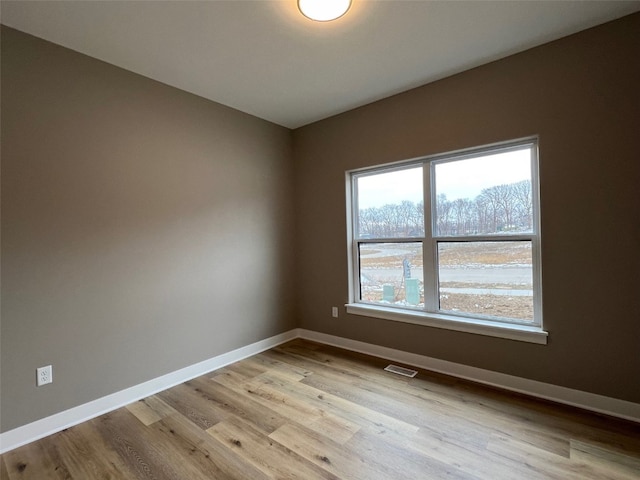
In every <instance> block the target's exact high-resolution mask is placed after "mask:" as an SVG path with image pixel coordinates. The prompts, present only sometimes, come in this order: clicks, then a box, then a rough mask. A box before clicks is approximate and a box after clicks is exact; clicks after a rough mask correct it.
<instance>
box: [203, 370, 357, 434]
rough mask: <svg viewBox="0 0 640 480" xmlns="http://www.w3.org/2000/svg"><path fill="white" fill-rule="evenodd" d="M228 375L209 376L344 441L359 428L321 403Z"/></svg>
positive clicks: (280, 412) (304, 423) (290, 417)
mask: <svg viewBox="0 0 640 480" xmlns="http://www.w3.org/2000/svg"><path fill="white" fill-rule="evenodd" d="M228 379H229V377H228V376H226V375H225V376H216V377H214V378H213V379H212V380H213V381H214V382H217V383H221V385H225V386H227V387H228V388H229V389H231V390H232V391H234V392H235V393H236V394H238V395H243V396H245V397H248V398H252V399H253V400H254V401H256V402H258V403H260V404H262V405H263V406H265V407H267V408H269V409H271V410H274V411H275V412H276V413H278V414H280V415H282V416H283V417H285V418H288V419H290V420H292V421H295V422H297V423H300V424H301V425H305V426H307V427H309V428H311V429H313V430H316V431H319V432H322V433H324V434H325V435H328V436H330V437H332V438H334V439H337V440H338V441H340V442H346V441H347V440H348V439H349V438H351V436H352V435H353V434H354V433H355V432H356V431H357V430H358V429H359V428H360V427H359V426H358V425H356V424H354V423H352V422H349V421H348V420H345V419H343V418H341V417H339V416H337V415H334V414H332V413H328V412H326V411H325V410H324V409H323V408H322V407H319V406H317V405H310V404H308V403H306V402H305V401H303V400H300V399H299V398H296V397H291V396H288V395H286V394H283V393H282V392H278V391H277V390H275V389H273V388H269V387H268V386H267V385H264V384H261V383H260V382H258V383H257V384H255V385H253V384H250V383H249V382H245V383H242V384H238V383H237V381H236V379H235V378H233V379H231V381H228Z"/></svg>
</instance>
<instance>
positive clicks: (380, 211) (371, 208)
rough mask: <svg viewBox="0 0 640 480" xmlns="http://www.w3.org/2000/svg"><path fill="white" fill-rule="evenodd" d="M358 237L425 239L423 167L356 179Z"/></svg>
mask: <svg viewBox="0 0 640 480" xmlns="http://www.w3.org/2000/svg"><path fill="white" fill-rule="evenodd" d="M356 182H357V192H358V219H357V229H358V234H357V238H402V237H421V236H424V206H423V205H424V204H423V196H422V166H419V167H412V168H406V169H404V170H394V171H391V172H386V173H377V174H374V175H366V176H359V177H356Z"/></svg>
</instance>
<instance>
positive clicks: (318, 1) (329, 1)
mask: <svg viewBox="0 0 640 480" xmlns="http://www.w3.org/2000/svg"><path fill="white" fill-rule="evenodd" d="M349 7H351V0H298V9H299V10H300V13H302V14H303V15H304V16H305V17H307V18H310V19H311V20H315V21H317V22H329V21H331V20H335V19H336V18H340V17H341V16H342V15H344V14H345V13H347V10H349Z"/></svg>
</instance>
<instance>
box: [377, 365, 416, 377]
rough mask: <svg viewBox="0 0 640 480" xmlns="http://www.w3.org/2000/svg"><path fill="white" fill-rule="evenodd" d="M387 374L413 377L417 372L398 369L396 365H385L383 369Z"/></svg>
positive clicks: (402, 368)
mask: <svg viewBox="0 0 640 480" xmlns="http://www.w3.org/2000/svg"><path fill="white" fill-rule="evenodd" d="M384 369H385V370H386V371H387V372H391V373H397V374H398V375H404V376H405V377H411V378H413V377H415V376H416V375H417V374H418V372H417V371H416V370H411V369H409V368H404V367H399V366H397V365H387V366H386V367H384Z"/></svg>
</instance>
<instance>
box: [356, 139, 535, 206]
mask: <svg viewBox="0 0 640 480" xmlns="http://www.w3.org/2000/svg"><path fill="white" fill-rule="evenodd" d="M528 179H531V166H530V150H529V149H525V150H518V151H513V152H505V153H500V154H495V155H490V156H485V157H476V158H472V159H468V160H458V161H454V162H446V163H438V164H436V194H438V195H440V194H445V195H446V196H447V199H448V200H455V199H457V198H469V199H474V198H475V197H476V196H478V195H479V194H480V192H482V190H483V189H485V188H489V187H491V186H494V185H502V184H506V183H514V182H519V181H521V180H528ZM403 200H409V201H411V202H414V203H418V202H420V201H421V200H422V167H414V168H409V169H406V170H399V171H395V172H389V173H385V174H379V175H371V176H366V177H360V178H359V179H358V201H359V208H361V209H364V208H369V207H381V206H383V205H386V204H396V203H400V202H402V201H403Z"/></svg>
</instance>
